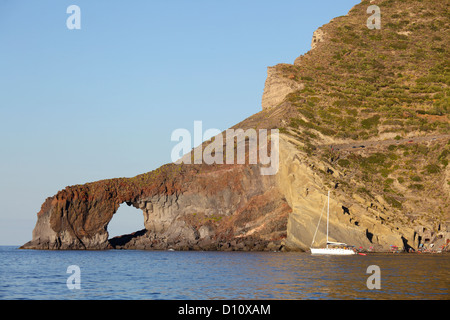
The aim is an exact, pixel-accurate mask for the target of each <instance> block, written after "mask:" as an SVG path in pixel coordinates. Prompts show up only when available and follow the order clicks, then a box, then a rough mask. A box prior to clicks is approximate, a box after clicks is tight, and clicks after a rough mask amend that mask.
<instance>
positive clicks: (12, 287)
mask: <svg viewBox="0 0 450 320" xmlns="http://www.w3.org/2000/svg"><path fill="white" fill-rule="evenodd" d="M71 265H77V266H79V268H80V286H81V289H79V290H77V289H75V290H69V289H68V287H67V279H68V278H69V277H70V276H71V274H69V273H67V268H68V267H69V266H71ZM370 265H377V266H379V267H380V270H381V289H379V290H377V289H373V290H370V289H368V288H367V285H366V281H367V279H368V277H369V276H370V275H371V274H367V273H366V272H367V268H368V267H369V266H370ZM449 287H450V255H448V254H447V255H417V254H373V255H367V256H360V255H356V256H350V257H338V256H311V255H310V254H308V253H281V252H264V253H253V252H250V253H244V252H168V251H164V252H163V251H156V252H155V251H119V250H117V251H116V250H111V251H33V250H19V249H17V247H0V299H58V300H61V299H85V300H86V299H88V300H91V299H96V300H103V299H139V300H141V299H152V300H153V299H170V300H172V299H187V300H191V299H200V300H206V299H208V300H209V299H233V300H234V299H283V300H285V299H440V300H443V299H445V300H447V299H449Z"/></svg>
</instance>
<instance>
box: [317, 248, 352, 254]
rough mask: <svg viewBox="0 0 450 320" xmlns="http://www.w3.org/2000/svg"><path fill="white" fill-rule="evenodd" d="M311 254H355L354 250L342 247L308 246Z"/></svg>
mask: <svg viewBox="0 0 450 320" xmlns="http://www.w3.org/2000/svg"><path fill="white" fill-rule="evenodd" d="M310 249H311V254H328V255H340V256H346V255H352V254H356V253H355V251H353V250H351V249H343V248H310Z"/></svg>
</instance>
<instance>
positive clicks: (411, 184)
mask: <svg viewBox="0 0 450 320" xmlns="http://www.w3.org/2000/svg"><path fill="white" fill-rule="evenodd" d="M370 5H378V6H379V7H380V9H381V12H382V20H381V21H382V25H381V29H373V30H371V29H369V28H367V25H366V21H367V19H368V17H369V16H370V15H369V14H368V13H367V8H368V7H369V6H370ZM449 6H450V4H449V3H448V2H445V1H442V2H435V1H432V0H423V1H413V0H407V1H392V0H384V1H382V0H380V1H374V0H372V1H367V0H366V1H362V2H361V3H360V4H358V5H356V6H355V7H353V8H352V9H351V10H350V12H349V13H348V14H347V15H346V16H343V17H338V18H335V19H333V20H332V21H331V22H330V23H329V24H326V25H324V26H322V27H321V28H319V29H318V31H316V32H315V33H314V36H313V40H312V50H310V51H309V52H308V53H306V54H305V55H302V56H300V57H298V58H297V59H296V60H295V62H294V63H293V64H280V65H277V66H273V67H270V68H269V69H268V77H267V80H266V84H265V89H264V94H263V99H262V107H263V110H262V111H261V112H259V113H257V114H255V115H253V116H251V117H249V118H248V119H245V120H244V121H242V122H241V123H239V124H237V125H235V126H234V127H233V128H235V129H237V128H241V129H244V130H246V129H250V128H251V129H273V128H277V129H279V130H280V133H281V134H280V146H279V160H280V164H279V170H278V173H277V174H276V175H273V176H263V175H261V174H260V171H259V169H260V167H261V166H260V165H255V164H249V162H248V159H246V160H247V161H246V163H245V164H239V165H237V164H236V165H219V164H214V165H207V164H192V165H188V164H182V165H179V164H168V165H165V166H163V167H161V168H159V169H157V170H154V171H152V172H149V173H146V174H143V175H139V176H137V177H134V178H120V179H112V180H104V181H98V182H94V183H89V184H85V185H78V186H72V187H67V188H66V189H64V190H62V191H60V192H58V193H57V194H56V195H55V196H53V197H50V198H48V199H47V200H46V201H45V202H44V204H43V205H42V208H41V210H40V211H39V213H38V215H37V224H36V227H35V229H34V231H33V239H32V240H31V241H30V242H28V243H27V244H25V245H24V246H23V248H31V249H107V248H124V249H168V248H173V249H179V250H187V249H195V250H308V248H309V246H310V245H311V241H312V237H313V234H314V231H315V228H316V225H317V222H318V220H319V217H320V214H321V209H322V206H323V203H324V201H325V197H326V194H327V190H331V191H332V198H331V204H330V209H331V212H332V214H331V216H330V238H331V239H330V240H338V241H343V242H347V243H349V244H353V245H356V246H358V247H359V246H362V247H364V248H369V247H372V248H373V249H374V250H376V251H388V250H390V248H391V246H392V245H396V246H398V247H402V248H405V249H410V248H411V249H415V250H416V249H418V248H419V247H422V246H425V247H427V246H428V247H431V245H433V246H434V248H438V247H442V248H444V249H448V246H447V247H445V246H446V245H447V244H448V242H449V241H450V233H449V231H450V229H449V228H450V225H449V221H450V182H449V180H450V167H449V166H448V160H449V154H450V140H449V138H450V135H449V132H450V130H449V129H450V126H449V119H448V112H449V106H450V100H449V93H450V89H449V85H450V69H449V67H448V66H449V65H450V57H449V54H448V50H447V48H448V43H450V39H449V37H450V36H449V35H450V33H449V32H448V29H449V23H448V14H449ZM209 143H211V142H205V143H204V144H203V145H202V146H201V148H206V147H207V146H208V144H209ZM260 146H261V145H260ZM187 156H188V157H189V156H191V155H187ZM122 203H127V204H128V205H130V206H134V207H136V208H138V209H140V210H142V212H143V219H144V224H145V229H144V230H141V231H138V232H136V233H134V234H131V235H125V236H122V237H117V238H114V239H109V238H108V231H107V226H108V223H109V221H110V220H111V219H112V217H113V215H114V213H115V212H116V211H117V209H118V207H119V205H120V204H122ZM324 233H325V225H323V226H322V227H320V228H319V230H318V235H317V239H324V238H325V236H324ZM320 241H321V240H319V243H317V244H319V245H320V244H321V243H320ZM322 242H323V241H322ZM322 244H323V243H322Z"/></svg>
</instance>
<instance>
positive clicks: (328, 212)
mask: <svg viewBox="0 0 450 320" xmlns="http://www.w3.org/2000/svg"><path fill="white" fill-rule="evenodd" d="M329 220H330V191H328V208H327V248H328V223H329V222H328V221H329Z"/></svg>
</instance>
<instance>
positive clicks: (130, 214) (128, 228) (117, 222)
mask: <svg viewBox="0 0 450 320" xmlns="http://www.w3.org/2000/svg"><path fill="white" fill-rule="evenodd" d="M143 229H145V226H144V216H143V213H142V210H139V209H136V208H134V207H133V206H128V205H127V204H126V203H122V204H121V205H120V207H119V209H118V210H117V212H116V213H115V214H114V215H113V217H112V219H111V221H110V222H109V223H108V227H107V230H108V234H109V239H112V238H114V237H117V236H123V235H127V234H130V233H133V232H136V231H140V230H143Z"/></svg>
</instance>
